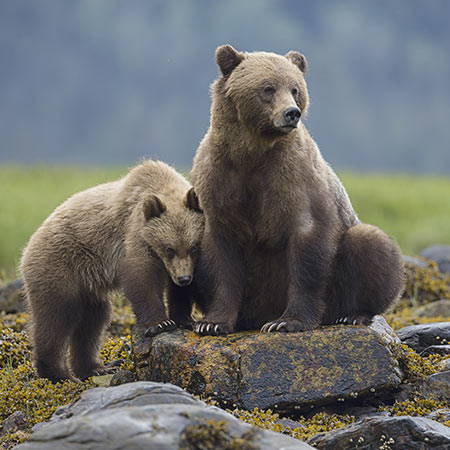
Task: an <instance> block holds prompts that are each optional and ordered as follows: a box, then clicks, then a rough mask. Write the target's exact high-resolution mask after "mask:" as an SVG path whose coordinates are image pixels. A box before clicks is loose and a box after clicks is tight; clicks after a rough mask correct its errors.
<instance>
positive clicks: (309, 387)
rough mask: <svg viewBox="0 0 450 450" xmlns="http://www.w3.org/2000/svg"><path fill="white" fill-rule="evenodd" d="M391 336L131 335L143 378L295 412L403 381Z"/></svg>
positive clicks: (362, 332)
mask: <svg viewBox="0 0 450 450" xmlns="http://www.w3.org/2000/svg"><path fill="white" fill-rule="evenodd" d="M386 325H387V324H386ZM391 333H392V332H391ZM391 339H393V337H392V336H390V333H388V332H387V331H386V330H385V332H383V333H381V334H380V332H376V331H374V330H373V329H371V328H369V327H363V326H333V327H325V328H321V329H318V330H314V331H307V332H303V333H271V334H263V333H259V332H246V333H236V334H232V335H228V336H217V337H216V336H214V337H213V336H198V335H197V334H195V333H193V332H191V331H186V330H177V331H175V332H171V333H163V334H160V335H158V336H155V337H154V338H153V339H152V340H143V341H139V342H135V341H134V354H135V358H136V360H137V372H138V376H139V378H140V379H147V380H152V381H163V382H170V383H173V384H176V385H178V386H181V387H183V388H184V389H186V390H188V391H189V392H191V393H193V394H198V395H203V396H206V397H212V398H214V399H216V400H217V401H218V402H219V404H221V405H222V406H226V407H231V406H233V405H236V406H237V407H238V408H241V409H247V410H253V409H254V408H255V407H257V408H260V409H272V410H275V411H276V412H279V413H282V414H290V413H292V412H299V410H302V409H306V408H309V409H310V408H311V407H312V406H320V405H325V404H329V403H333V402H335V401H337V400H339V401H343V400H345V399H353V398H355V397H363V396H365V395H372V394H373V393H374V392H379V391H384V390H390V389H392V388H395V387H396V386H398V385H399V384H400V382H401V373H400V370H399V367H398V363H397V361H396V360H395V358H394V357H393V355H392V353H391V351H390V348H389V346H388V345H387V341H389V340H391Z"/></svg>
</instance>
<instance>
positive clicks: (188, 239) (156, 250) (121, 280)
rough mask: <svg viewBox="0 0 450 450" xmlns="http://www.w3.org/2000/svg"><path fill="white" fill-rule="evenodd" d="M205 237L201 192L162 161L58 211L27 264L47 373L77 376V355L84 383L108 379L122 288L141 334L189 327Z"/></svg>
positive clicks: (35, 332) (38, 352)
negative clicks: (105, 357)
mask: <svg viewBox="0 0 450 450" xmlns="http://www.w3.org/2000/svg"><path fill="white" fill-rule="evenodd" d="M203 229H204V217H203V214H202V212H201V210H200V208H199V204H198V199H197V197H196V195H195V193H194V191H193V190H192V188H191V186H190V185H189V183H188V182H187V181H186V180H185V179H184V177H182V176H181V175H180V174H178V173H177V172H176V171H175V170H174V169H172V168H171V167H169V166H168V165H166V164H164V163H163V162H159V161H156V162H155V161H150V160H147V161H144V162H143V163H141V164H140V165H138V166H136V167H134V168H133V169H131V170H130V172H129V173H128V174H127V175H126V176H125V177H123V178H122V179H120V180H118V181H113V182H110V183H105V184H101V185H98V186H96V187H93V188H91V189H87V190H85V191H83V192H80V193H78V194H75V195H73V196H72V197H71V198H69V199H68V200H67V201H65V202H64V203H63V204H62V205H60V206H59V207H58V208H56V210H55V211H54V212H53V213H52V214H51V215H50V217H48V218H47V220H45V222H44V223H43V224H42V225H41V227H40V228H39V229H38V230H37V231H36V232H35V233H34V234H33V235H32V237H31V239H30V241H29V243H28V245H27V247H26V248H25V250H24V253H23V256H22V260H21V265H20V268H21V273H22V276H23V280H24V288H25V294H26V300H27V304H28V307H29V310H30V313H31V337H32V343H33V348H34V361H35V365H36V368H37V371H38V373H39V375H40V376H41V377H46V378H49V379H50V380H52V381H53V382H57V381H59V380H62V379H66V378H72V377H71V375H70V373H69V370H68V368H67V365H66V361H65V356H66V351H67V348H68V347H69V348H70V358H71V364H70V365H71V369H72V371H73V373H74V375H75V376H76V377H78V378H79V379H85V378H87V377H89V376H92V375H94V374H101V373H105V371H106V369H105V368H104V367H103V366H102V365H101V363H100V361H99V359H98V353H99V348H100V345H101V343H102V337H103V333H104V331H105V328H106V327H107V325H108V324H109V320H110V312H111V305H110V302H109V299H108V294H109V293H110V292H111V291H112V290H116V289H122V291H123V293H124V294H125V296H126V297H127V298H128V300H129V301H130V303H131V305H132V307H133V311H134V313H135V316H136V327H137V330H138V332H140V333H141V334H145V335H147V336H152V335H155V334H157V333H160V332H162V331H168V330H172V329H174V328H176V326H177V325H179V326H188V325H189V323H190V322H191V317H190V314H191V306H192V301H193V298H192V290H191V289H190V287H191V286H192V285H191V282H192V279H193V274H194V267H195V264H196V261H197V258H198V252H199V248H200V243H201V239H202V235H203ZM164 296H166V298H167V302H168V313H169V314H168V315H167V313H166V309H165V305H164V302H163V299H164Z"/></svg>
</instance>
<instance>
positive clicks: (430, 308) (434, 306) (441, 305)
mask: <svg viewBox="0 0 450 450" xmlns="http://www.w3.org/2000/svg"><path fill="white" fill-rule="evenodd" d="M414 316H415V317H450V300H449V299H442V300H438V301H435V302H430V303H427V304H426V305H423V306H420V307H419V308H417V309H415V311H414Z"/></svg>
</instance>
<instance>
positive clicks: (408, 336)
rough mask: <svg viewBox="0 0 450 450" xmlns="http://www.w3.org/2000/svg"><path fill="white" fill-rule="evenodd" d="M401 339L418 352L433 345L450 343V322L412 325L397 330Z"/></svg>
mask: <svg viewBox="0 0 450 450" xmlns="http://www.w3.org/2000/svg"><path fill="white" fill-rule="evenodd" d="M397 336H398V337H399V338H400V340H401V341H402V342H403V343H404V344H406V345H407V346H408V347H411V348H412V349H413V350H415V351H416V352H417V353H420V352H422V351H423V350H425V349H426V348H427V347H430V346H433V345H445V344H448V343H450V322H435V323H427V324H423V325H411V326H408V327H404V328H401V329H400V330H398V331H397Z"/></svg>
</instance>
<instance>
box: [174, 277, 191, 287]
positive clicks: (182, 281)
mask: <svg viewBox="0 0 450 450" xmlns="http://www.w3.org/2000/svg"><path fill="white" fill-rule="evenodd" d="M177 280H178V285H179V286H187V285H188V284H190V283H191V281H192V275H183V276H182V277H178V278H177Z"/></svg>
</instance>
